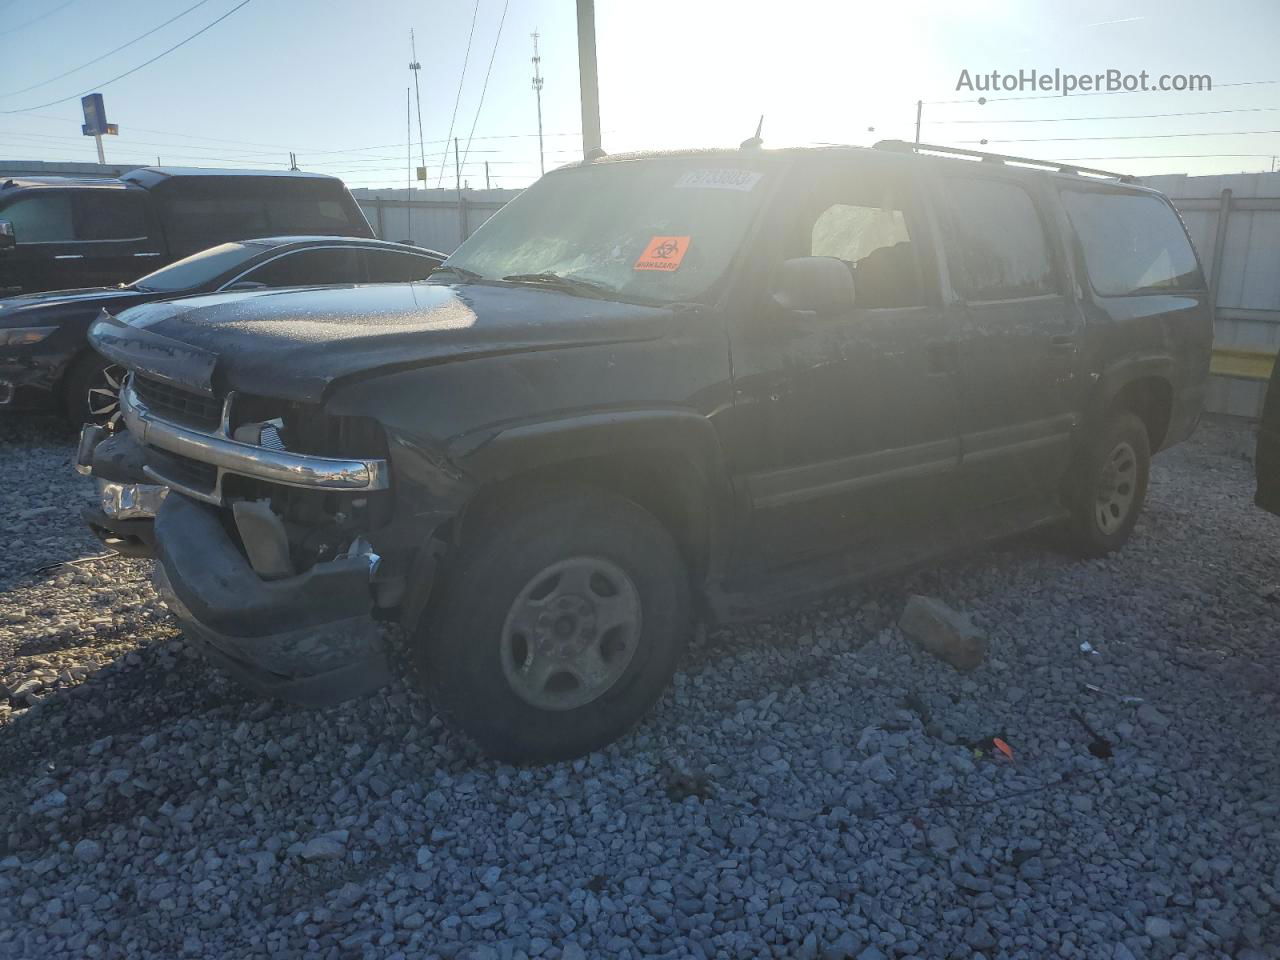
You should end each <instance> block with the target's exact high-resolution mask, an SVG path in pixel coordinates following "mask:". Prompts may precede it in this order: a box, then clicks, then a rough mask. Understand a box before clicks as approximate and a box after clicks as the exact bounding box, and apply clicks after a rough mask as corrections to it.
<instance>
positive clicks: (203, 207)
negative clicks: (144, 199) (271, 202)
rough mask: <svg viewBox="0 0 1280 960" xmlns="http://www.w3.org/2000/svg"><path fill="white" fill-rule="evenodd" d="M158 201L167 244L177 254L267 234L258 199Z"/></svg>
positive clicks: (178, 198) (265, 215)
mask: <svg viewBox="0 0 1280 960" xmlns="http://www.w3.org/2000/svg"><path fill="white" fill-rule="evenodd" d="M161 202H162V210H163V212H164V222H165V231H166V232H167V233H168V235H169V245H170V247H171V248H172V250H173V252H174V253H176V254H179V255H185V254H188V253H195V252H196V251H197V250H203V249H204V248H205V247H212V246H213V245H214V244H217V243H225V242H226V241H228V240H252V239H254V238H255V237H266V236H270V235H271V230H270V229H269V228H268V226H267V214H266V209H265V208H264V206H263V203H262V201H261V200H255V199H236V198H233V197H226V198H208V199H205V198H197V197H168V198H165V199H164V200H162V201H161Z"/></svg>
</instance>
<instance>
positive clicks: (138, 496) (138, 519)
mask: <svg viewBox="0 0 1280 960" xmlns="http://www.w3.org/2000/svg"><path fill="white" fill-rule="evenodd" d="M143 457H144V455H143V451H142V449H141V448H140V447H139V446H138V444H137V442H136V441H135V440H134V438H133V437H132V436H131V435H130V434H128V433H127V432H126V433H115V434H112V433H108V432H107V431H106V430H105V429H104V428H102V427H100V426H96V425H94V424H85V426H84V427H83V428H82V429H81V431H80V445H79V447H78V449H77V451H76V470H77V471H78V472H79V473H81V474H83V475H85V476H90V477H93V480H94V484H95V485H96V487H97V494H98V502H97V504H96V505H94V506H92V507H86V508H84V509H83V510H81V511H80V516H81V517H82V518H83V520H84V522H85V523H86V524H88V526H89V529H90V530H91V531H92V532H93V534H94V536H96V537H97V538H98V539H99V540H101V541H102V544H103V546H106V547H109V548H111V549H112V550H114V551H116V552H117V553H119V554H123V555H124V556H127V557H150V556H151V555H152V551H153V546H154V541H155V536H154V529H153V527H154V523H153V521H154V520H155V516H156V512H157V511H158V510H159V509H160V504H161V503H163V502H164V498H165V496H166V495H167V494H168V492H169V490H168V488H167V487H164V486H161V485H160V484H157V483H153V482H151V481H150V479H149V478H148V477H147V476H146V474H144V473H143V472H142V464H143Z"/></svg>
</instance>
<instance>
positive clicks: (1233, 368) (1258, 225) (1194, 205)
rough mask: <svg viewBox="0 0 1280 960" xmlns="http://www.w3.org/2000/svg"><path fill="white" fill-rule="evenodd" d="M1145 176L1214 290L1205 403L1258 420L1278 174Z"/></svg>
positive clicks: (1271, 308) (1279, 264)
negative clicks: (1178, 218) (1181, 225)
mask: <svg viewBox="0 0 1280 960" xmlns="http://www.w3.org/2000/svg"><path fill="white" fill-rule="evenodd" d="M1143 182H1144V183H1145V184H1146V185H1148V186H1152V187H1155V188H1156V189H1158V190H1161V191H1163V192H1164V193H1166V194H1167V195H1168V196H1169V199H1171V200H1172V201H1173V205H1174V206H1175V207H1177V208H1178V211H1179V213H1181V214H1182V218H1183V220H1184V221H1186V224H1187V232H1188V233H1189V234H1190V235H1191V240H1192V243H1194V244H1195V247H1196V250H1197V251H1198V252H1199V254H1200V260H1201V262H1202V263H1203V264H1204V267H1205V271H1206V272H1207V273H1208V274H1209V280H1210V287H1211V289H1213V290H1214V291H1215V307H1216V311H1217V315H1216V318H1215V320H1214V328H1213V339H1214V360H1213V374H1214V375H1213V376H1212V377H1210V382H1209V390H1208V393H1207V396H1206V400H1205V406H1206V409H1208V410H1209V411H1210V412H1212V413H1227V414H1233V415H1235V416H1241V417H1251V418H1256V417H1258V416H1259V415H1260V414H1261V412H1262V402H1263V399H1264V397H1265V396H1266V390H1267V384H1266V377H1267V376H1268V374H1269V371H1270V368H1271V364H1272V363H1274V362H1275V355H1276V352H1277V351H1278V350H1280V173H1252V174H1232V175H1226V176H1215V177H1187V176H1181V175H1179V176H1162V177H1147V178H1144V180H1143ZM1227 191H1229V192H1227ZM1219 225H1221V226H1222V227H1223V228H1224V229H1223V230H1222V236H1221V238H1219V236H1218V233H1219ZM1220 239H1221V242H1219V240H1220Z"/></svg>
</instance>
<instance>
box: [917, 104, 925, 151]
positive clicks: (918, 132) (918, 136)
mask: <svg viewBox="0 0 1280 960" xmlns="http://www.w3.org/2000/svg"><path fill="white" fill-rule="evenodd" d="M923 110H924V101H923V100H917V101H916V148H917V149H919V147H920V114H921V112H922V111H923Z"/></svg>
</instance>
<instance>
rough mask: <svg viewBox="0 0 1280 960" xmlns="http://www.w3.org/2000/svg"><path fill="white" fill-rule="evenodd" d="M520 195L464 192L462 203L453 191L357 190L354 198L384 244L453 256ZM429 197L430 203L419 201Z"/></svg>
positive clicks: (512, 191) (501, 192)
mask: <svg viewBox="0 0 1280 960" xmlns="http://www.w3.org/2000/svg"><path fill="white" fill-rule="evenodd" d="M519 192H520V191H518V190H485V191H478V190H475V191H471V190H464V191H463V192H462V196H461V200H459V197H458V195H457V194H456V193H454V192H453V191H452V190H447V191H446V190H430V191H416V190H415V191H413V194H411V195H409V197H408V198H406V191H404V190H377V191H375V190H353V191H352V195H353V196H354V197H355V198H356V202H357V203H359V204H360V208H361V209H362V210H364V215H365V216H366V217H368V218H369V223H370V224H371V225H372V226H373V230H374V233H376V234H377V235H378V237H379V239H382V240H395V241H397V242H399V243H414V244H417V245H418V246H420V247H428V248H430V249H432V250H440V251H442V252H444V253H452V252H453V250H454V248H455V247H457V246H458V244H460V243H461V242H462V241H463V240H465V239H466V238H467V237H469V236H471V234H473V233H474V232H475V230H476V228H477V227H479V226H480V224H482V223H484V222H485V221H486V220H488V219H489V218H490V217H491V216H493V215H494V214H495V213H496V212H498V211H499V210H501V209H502V208H503V207H504V206H505V205H506V203H507V202H508V201H509V200H510V199H511V198H512V197H514V196H516V195H517V194H518V193H519ZM422 193H426V194H427V195H428V196H429V197H430V199H418V198H417V197H418V196H419V195H421V194H422Z"/></svg>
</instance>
